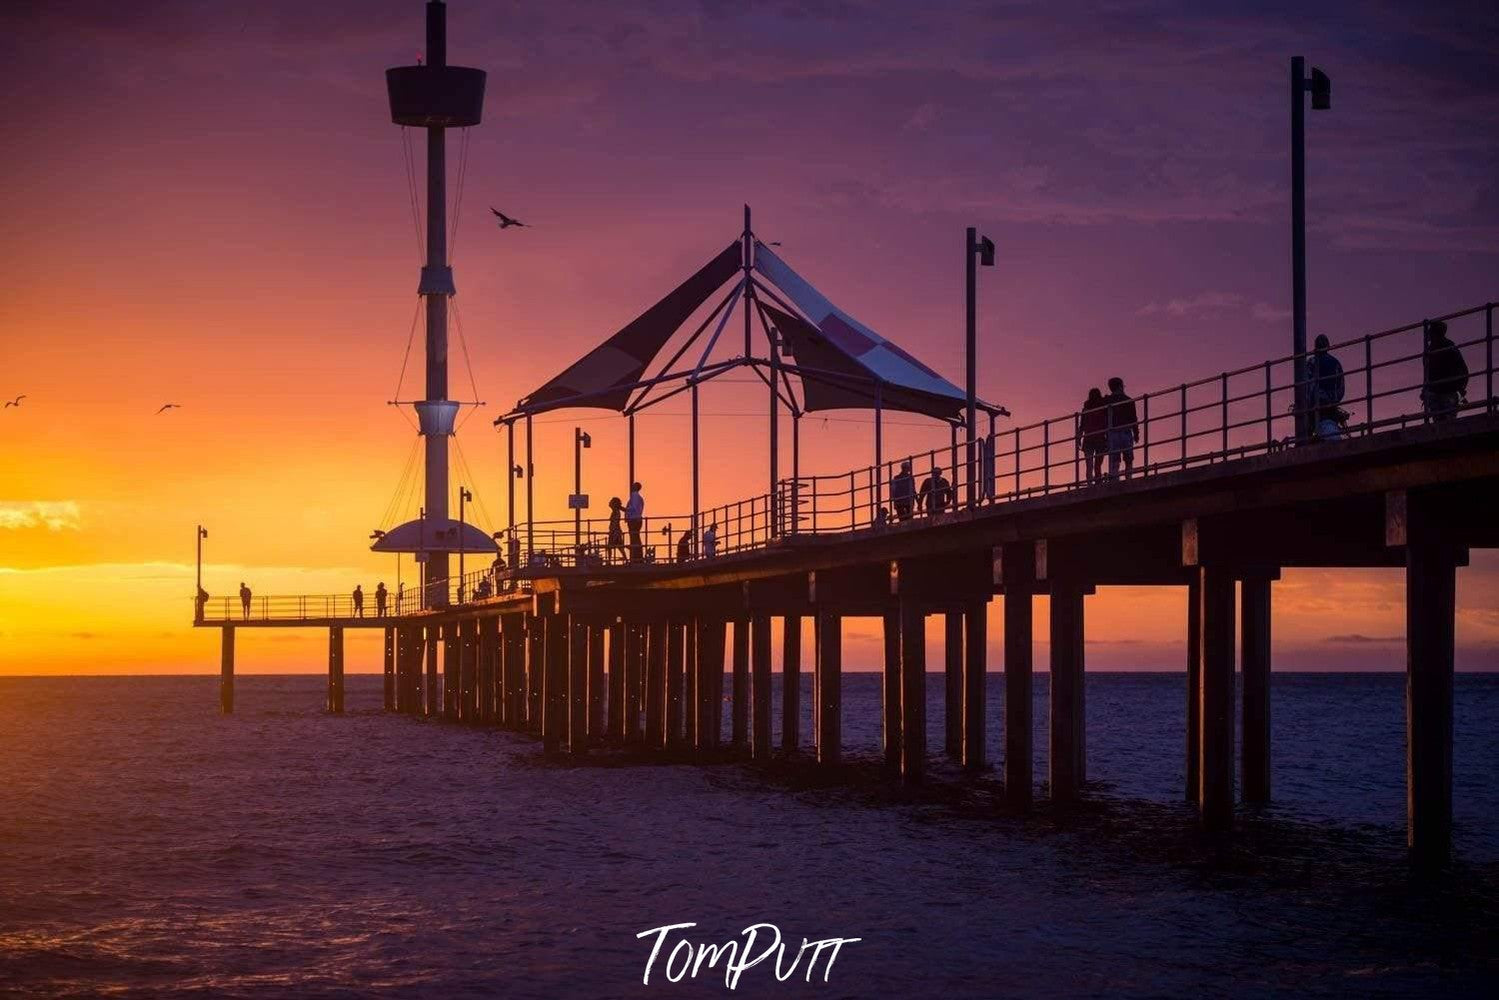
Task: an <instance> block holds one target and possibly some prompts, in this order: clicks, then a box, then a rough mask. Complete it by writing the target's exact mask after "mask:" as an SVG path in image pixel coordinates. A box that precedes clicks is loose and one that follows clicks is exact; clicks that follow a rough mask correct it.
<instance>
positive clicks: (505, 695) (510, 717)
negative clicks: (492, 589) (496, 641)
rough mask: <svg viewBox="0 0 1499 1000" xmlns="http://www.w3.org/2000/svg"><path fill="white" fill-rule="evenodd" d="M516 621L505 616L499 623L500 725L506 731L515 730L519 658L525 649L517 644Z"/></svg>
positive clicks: (518, 704)
mask: <svg viewBox="0 0 1499 1000" xmlns="http://www.w3.org/2000/svg"><path fill="white" fill-rule="evenodd" d="M516 621H517V620H516V619H515V618H513V617H512V616H510V615H506V616H505V617H504V619H502V620H501V622H500V725H501V726H504V727H505V728H506V729H515V728H517V717H518V714H519V711H520V698H519V697H517V696H516V689H517V687H518V685H517V684H516V681H517V680H518V679H519V677H520V667H519V658H518V657H517V656H516V654H517V652H519V653H520V656H521V658H523V657H524V655H525V647H524V646H522V645H520V644H519V643H518V642H517V639H518V638H519V636H518V633H519V632H520V629H519V628H517V627H516Z"/></svg>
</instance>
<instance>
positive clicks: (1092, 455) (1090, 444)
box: [1077, 385, 1109, 483]
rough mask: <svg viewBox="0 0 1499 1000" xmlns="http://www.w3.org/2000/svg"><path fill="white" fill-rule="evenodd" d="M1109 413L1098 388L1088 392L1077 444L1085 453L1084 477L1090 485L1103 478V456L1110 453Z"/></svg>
mask: <svg viewBox="0 0 1499 1000" xmlns="http://www.w3.org/2000/svg"><path fill="white" fill-rule="evenodd" d="M1108 433H1109V411H1108V410H1107V408H1105V407H1104V403H1103V393H1102V392H1101V391H1100V390H1099V388H1098V386H1096V385H1095V386H1094V387H1093V388H1091V389H1089V390H1088V398H1087V399H1086V400H1085V401H1084V402H1083V409H1082V414H1081V416H1079V418H1078V421H1077V443H1078V447H1079V448H1081V449H1082V452H1083V470H1084V475H1085V476H1087V480H1088V482H1090V483H1096V482H1098V480H1099V479H1101V478H1102V477H1103V456H1104V453H1105V452H1107V451H1108V441H1107V438H1108Z"/></svg>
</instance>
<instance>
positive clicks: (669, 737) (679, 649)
mask: <svg viewBox="0 0 1499 1000" xmlns="http://www.w3.org/2000/svg"><path fill="white" fill-rule="evenodd" d="M684 631H685V630H684V629H683V627H682V623H681V622H678V621H674V622H671V623H670V624H669V625H668V626H667V629H666V744H667V746H676V745H677V744H679V743H681V742H683V739H684V736H683V734H684V732H686V731H687V730H689V729H690V728H691V727H690V726H684V725H683V722H684V720H683V715H684V714H685V712H687V711H690V709H689V708H687V707H686V706H684V705H683V688H684V679H683V677H682V670H683V665H684V664H685V663H686V655H687V654H686V650H685V649H684V648H683V640H684Z"/></svg>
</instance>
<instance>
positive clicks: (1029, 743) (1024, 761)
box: [1004, 546, 1035, 809]
mask: <svg viewBox="0 0 1499 1000" xmlns="http://www.w3.org/2000/svg"><path fill="white" fill-rule="evenodd" d="M1017 548H1020V547H1019V546H1017ZM1024 548H1026V549H1029V546H1025V547H1024ZM1027 558H1029V553H1027ZM1004 564H1005V565H1004V571H1005V596H1004V609H1005V610H1004V614H1005V797H1006V798H1007V799H1008V800H1009V802H1010V804H1011V805H1013V806H1015V807H1016V808H1019V809H1029V808H1030V805H1031V801H1032V798H1033V795H1034V793H1033V790H1032V787H1031V786H1032V784H1033V783H1034V780H1035V774H1034V765H1033V764H1032V757H1033V755H1034V742H1033V741H1034V738H1035V736H1034V720H1033V718H1032V715H1033V712H1032V708H1031V696H1032V690H1033V683H1034V678H1033V675H1032V671H1033V665H1032V662H1031V657H1032V643H1033V639H1034V635H1033V629H1034V620H1033V619H1032V616H1031V610H1032V604H1033V603H1034V599H1033V598H1032V595H1031V579H1032V576H1031V573H1030V567H1028V566H1027V565H1026V563H1025V560H1022V559H1018V558H1011V555H1010V552H1009V551H1006V552H1005V560H1004ZM1013 564H1018V565H1013Z"/></svg>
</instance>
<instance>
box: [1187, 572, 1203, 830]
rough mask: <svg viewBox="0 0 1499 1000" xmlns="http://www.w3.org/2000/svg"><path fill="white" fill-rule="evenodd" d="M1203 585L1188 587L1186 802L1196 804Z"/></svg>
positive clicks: (1200, 735) (1199, 781) (1200, 709)
mask: <svg viewBox="0 0 1499 1000" xmlns="http://www.w3.org/2000/svg"><path fill="white" fill-rule="evenodd" d="M1201 696H1202V582H1201V581H1200V580H1199V579H1197V578H1196V577H1195V576H1194V577H1193V579H1192V582H1191V583H1189V584H1188V585H1187V801H1188V802H1190V803H1192V804H1193V805H1196V804H1197V790H1198V785H1199V784H1200V783H1201V776H1200V775H1199V774H1198V771H1197V747H1198V745H1199V744H1200V743H1201V742H1202V701H1201Z"/></svg>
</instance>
